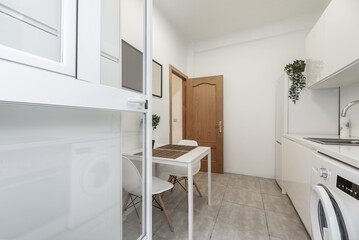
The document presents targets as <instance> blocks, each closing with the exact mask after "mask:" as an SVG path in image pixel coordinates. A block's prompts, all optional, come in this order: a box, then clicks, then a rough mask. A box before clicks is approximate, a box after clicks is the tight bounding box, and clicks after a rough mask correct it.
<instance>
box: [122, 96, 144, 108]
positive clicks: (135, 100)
mask: <svg viewBox="0 0 359 240" xmlns="http://www.w3.org/2000/svg"><path fill="white" fill-rule="evenodd" d="M127 103H130V104H140V105H145V109H147V104H148V101H147V100H146V99H142V98H129V99H127Z"/></svg>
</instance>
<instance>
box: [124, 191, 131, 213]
mask: <svg viewBox="0 0 359 240" xmlns="http://www.w3.org/2000/svg"><path fill="white" fill-rule="evenodd" d="M130 196H131V195H130V193H129V194H127V197H126V200H125V202H124V204H123V207H122V213H124V212H125V211H126V207H127V204H128V201H129V200H130Z"/></svg>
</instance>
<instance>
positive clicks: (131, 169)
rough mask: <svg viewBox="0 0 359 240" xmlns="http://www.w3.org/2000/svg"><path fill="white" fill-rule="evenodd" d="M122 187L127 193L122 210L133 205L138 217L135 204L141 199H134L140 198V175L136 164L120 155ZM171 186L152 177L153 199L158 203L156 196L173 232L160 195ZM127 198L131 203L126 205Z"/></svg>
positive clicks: (171, 185)
mask: <svg viewBox="0 0 359 240" xmlns="http://www.w3.org/2000/svg"><path fill="white" fill-rule="evenodd" d="M122 187H123V189H124V190H125V191H126V192H127V193H128V194H127V197H126V200H125V202H124V204H123V207H122V212H125V211H126V210H127V209H128V208H130V207H134V208H135V211H136V214H137V216H138V217H139V218H140V216H139V214H138V212H137V209H136V205H137V204H138V203H141V201H137V202H135V201H136V199H137V198H140V199H141V198H142V177H141V174H140V173H139V171H138V169H137V168H136V166H135V165H134V164H133V162H132V161H131V160H129V159H128V158H126V157H122ZM171 188H173V184H172V183H170V182H167V181H164V180H162V179H160V178H156V177H152V195H153V197H152V198H153V201H155V202H156V203H158V202H157V200H156V197H158V200H159V205H160V208H161V210H163V212H164V214H165V216H166V220H167V222H168V225H169V227H170V229H171V231H172V232H173V226H172V223H171V220H170V218H169V216H168V213H167V210H166V207H165V204H164V203H163V200H162V197H161V195H160V194H161V193H163V192H165V191H168V190H170V189H171ZM129 200H131V203H130V204H129V205H128V202H129ZM127 205H128V206H127ZM156 207H157V206H156ZM140 221H141V218H140Z"/></svg>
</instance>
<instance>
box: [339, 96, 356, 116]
mask: <svg viewBox="0 0 359 240" xmlns="http://www.w3.org/2000/svg"><path fill="white" fill-rule="evenodd" d="M355 104H359V100H356V101H353V102H350V103H348V104H347V105H346V106H345V107H344V108H343V110H342V114H341V115H342V117H346V116H347V112H348V109H349V108H351V107H352V106H353V105H355Z"/></svg>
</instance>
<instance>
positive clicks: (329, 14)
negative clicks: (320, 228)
mask: <svg viewBox="0 0 359 240" xmlns="http://www.w3.org/2000/svg"><path fill="white" fill-rule="evenodd" d="M358 26H359V1H358V0H332V1H331V3H330V4H329V6H328V7H327V9H326V10H325V11H324V13H323V15H322V16H321V17H320V19H319V20H318V22H317V23H316V24H315V26H314V27H313V29H312V31H311V32H310V33H309V34H308V36H307V39H306V58H307V59H306V60H307V68H306V71H307V85H308V87H312V88H328V87H340V86H347V85H350V84H352V83H355V82H357V81H359V77H357V76H358V73H359V64H358V62H359V48H358V42H359V27H358Z"/></svg>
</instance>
